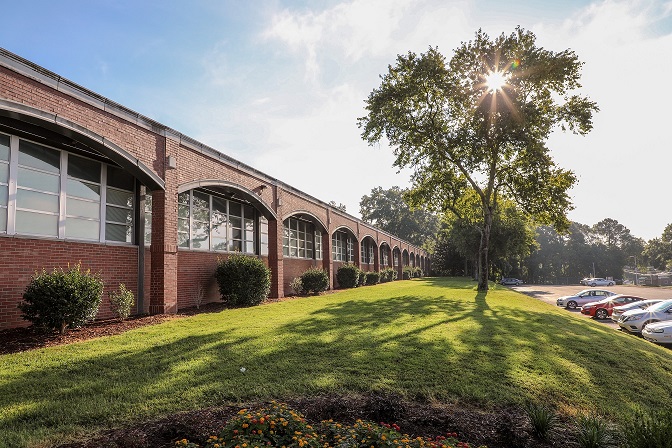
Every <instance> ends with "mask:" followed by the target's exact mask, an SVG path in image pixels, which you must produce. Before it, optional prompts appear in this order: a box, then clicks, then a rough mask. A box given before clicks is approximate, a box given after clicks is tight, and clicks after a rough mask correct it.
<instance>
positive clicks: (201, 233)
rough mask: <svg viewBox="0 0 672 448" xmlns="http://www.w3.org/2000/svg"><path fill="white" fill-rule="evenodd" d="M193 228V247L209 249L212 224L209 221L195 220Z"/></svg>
mask: <svg viewBox="0 0 672 448" xmlns="http://www.w3.org/2000/svg"><path fill="white" fill-rule="evenodd" d="M192 225H193V227H192V229H191V247H192V249H208V248H209V247H210V246H209V239H210V225H209V223H207V222H199V221H193V222H192Z"/></svg>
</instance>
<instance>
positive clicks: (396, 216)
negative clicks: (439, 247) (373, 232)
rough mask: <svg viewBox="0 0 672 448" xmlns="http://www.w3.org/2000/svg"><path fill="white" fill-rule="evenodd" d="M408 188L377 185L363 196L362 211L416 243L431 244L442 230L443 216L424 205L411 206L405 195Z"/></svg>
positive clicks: (369, 219) (378, 224)
mask: <svg viewBox="0 0 672 448" xmlns="http://www.w3.org/2000/svg"><path fill="white" fill-rule="evenodd" d="M406 192H407V190H402V189H401V188H399V187H397V186H394V187H392V188H390V189H388V190H385V189H383V188H382V187H376V188H374V189H373V190H371V194H370V195H364V196H362V200H361V201H360V202H359V212H360V214H361V215H362V219H363V220H364V221H366V222H369V223H371V224H374V225H375V226H376V227H378V228H380V229H382V230H385V231H387V232H390V233H392V234H393V235H396V236H398V237H399V238H402V239H404V240H406V241H408V242H409V243H412V244H415V245H416V246H420V247H425V248H427V246H428V244H429V243H430V242H432V241H434V240H435V238H436V233H437V232H438V230H439V218H438V217H437V216H436V214H435V213H431V212H428V211H426V210H424V209H411V208H410V207H409V206H408V203H407V202H406V200H405V199H404V193H406Z"/></svg>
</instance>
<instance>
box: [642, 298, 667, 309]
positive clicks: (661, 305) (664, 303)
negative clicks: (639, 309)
mask: <svg viewBox="0 0 672 448" xmlns="http://www.w3.org/2000/svg"><path fill="white" fill-rule="evenodd" d="M670 304H672V299H670V300H664V301H662V302H660V303H656V304H655V305H651V306H650V307H648V308H647V309H646V310H647V311H664V310H665V309H667V307H668V306H670Z"/></svg>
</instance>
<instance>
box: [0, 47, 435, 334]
mask: <svg viewBox="0 0 672 448" xmlns="http://www.w3.org/2000/svg"><path fill="white" fill-rule="evenodd" d="M235 251H239V252H243V253H246V254H250V255H254V256H257V257H260V258H262V259H263V260H264V262H265V263H266V264H267V265H268V266H269V267H270V269H271V272H272V287H271V296H272V297H283V296H284V295H285V294H289V293H290V292H291V289H290V288H289V283H290V282H291V280H292V279H293V278H294V277H296V276H298V275H300V274H301V273H302V272H303V271H304V270H305V269H307V268H308V267H311V266H317V267H322V268H324V269H325V270H327V272H328V273H329V277H330V279H331V286H332V287H334V286H337V285H334V273H335V272H336V270H337V269H338V267H339V266H340V265H342V264H343V263H347V262H351V263H355V264H356V265H358V266H359V267H360V268H361V269H362V270H366V271H378V270H380V269H382V268H384V267H395V268H396V269H397V270H398V273H399V278H401V270H402V268H403V266H406V265H411V266H417V267H420V268H422V269H423V271H427V270H428V269H429V259H428V257H427V254H426V253H425V252H424V251H422V250H421V249H420V248H418V247H414V246H413V245H411V244H409V243H407V242H405V241H402V240H400V239H398V238H397V237H395V236H394V235H390V234H389V233H386V232H383V231H381V230H379V229H376V228H375V227H373V226H371V225H370V224H367V223H365V222H363V221H361V220H359V219H357V218H355V217H353V216H350V215H348V214H347V213H344V212H341V211H340V210H338V209H335V208H333V207H331V206H329V204H327V203H325V202H322V201H320V200H319V199H316V198H314V197H312V196H310V195H308V194H306V193H304V192H301V191H299V190H297V189H295V188H293V187H291V186H290V185H288V184H286V183H284V182H283V181H281V180H278V179H275V178H272V177H270V176H268V175H266V174H264V173H262V172H259V171H258V170H256V169H254V168H252V167H250V166H247V165H245V164H243V163H241V162H239V161H237V160H234V159H232V158H231V157H228V156H226V155H225V154H222V153H220V152H219V151H216V150H215V149H213V148H210V147H208V146H206V145H203V144H202V143H199V142H197V141H195V140H193V139H191V138H189V137H187V136H185V135H183V134H181V133H179V132H177V131H175V130H173V129H171V128H168V127H166V126H164V125H162V124H160V123H157V122H155V121H152V120H151V119H149V118H147V117H144V116H142V115H140V114H138V113H137V112H134V111H132V110H129V109H127V108H125V107H123V106H121V105H119V104H116V103H114V102H112V101H110V100H108V99H107V98H104V97H101V96H100V95H97V94H96V93H94V92H91V91H89V90H87V89H85V88H83V87H80V86H78V85H76V84H74V83H72V82H70V81H68V80H65V79H63V78H61V77H60V76H58V75H57V74H55V73H52V72H50V71H48V70H46V69H44V68H42V67H39V66H37V65H35V64H33V63H31V62H29V61H26V60H25V59H22V58H20V57H18V56H16V55H14V54H12V53H10V52H8V51H6V50H4V49H1V48H0V253H1V254H2V261H1V265H2V269H0V329H4V328H11V327H16V326H23V325H26V322H25V321H23V320H22V319H21V316H20V312H19V310H18V308H17V305H18V303H19V302H20V301H21V298H22V295H23V291H24V290H25V287H26V285H27V284H28V282H29V281H30V277H31V275H32V274H33V273H34V272H35V271H36V270H41V269H42V268H45V269H47V270H51V269H53V268H54V267H67V266H68V264H75V263H77V262H81V264H82V267H83V268H86V269H91V271H93V272H99V273H101V276H102V278H103V281H104V282H105V285H106V288H112V289H116V288H117V287H118V285H119V284H120V283H124V284H125V285H126V286H127V287H128V288H129V289H131V290H132V291H133V292H134V294H135V296H136V298H137V310H136V312H138V313H142V312H149V313H174V312H176V311H177V310H178V309H181V308H187V307H190V306H193V305H194V304H195V303H196V301H197V300H200V298H203V302H204V303H206V302H209V301H214V300H219V296H218V291H217V287H216V284H215V280H214V275H213V274H214V270H215V266H216V263H217V260H218V258H224V257H226V256H227V254H230V253H232V252H235ZM106 297H107V294H104V301H103V304H102V305H101V308H100V311H99V314H98V317H99V318H106V317H111V316H112V313H111V310H110V309H109V304H108V303H106V300H105V299H106Z"/></svg>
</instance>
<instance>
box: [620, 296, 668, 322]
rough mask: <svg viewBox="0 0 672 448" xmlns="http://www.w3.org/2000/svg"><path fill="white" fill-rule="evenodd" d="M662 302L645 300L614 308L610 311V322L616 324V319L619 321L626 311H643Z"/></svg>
mask: <svg viewBox="0 0 672 448" xmlns="http://www.w3.org/2000/svg"><path fill="white" fill-rule="evenodd" d="M662 301H663V299H647V300H641V301H639V302H633V303H627V304H625V305H619V306H615V307H614V309H613V310H612V311H611V320H613V321H614V322H618V319H620V318H621V316H622V315H623V313H625V312H626V311H630V310H636V309H640V310H643V309H646V308H648V307H650V306H651V305H655V304H656V303H660V302H662Z"/></svg>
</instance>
